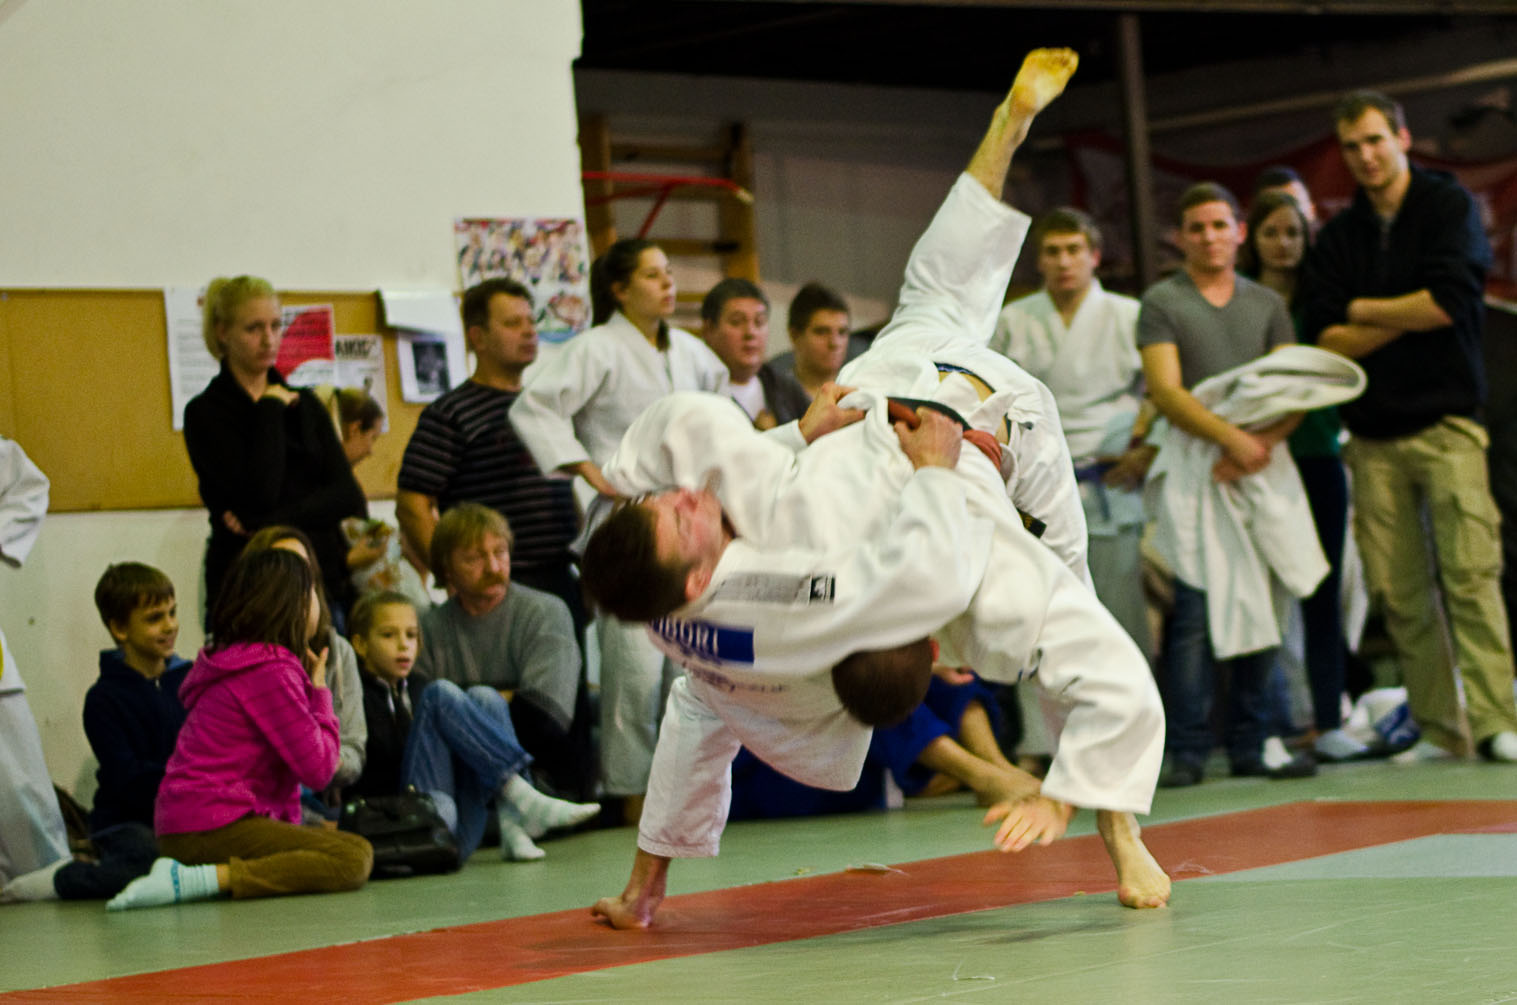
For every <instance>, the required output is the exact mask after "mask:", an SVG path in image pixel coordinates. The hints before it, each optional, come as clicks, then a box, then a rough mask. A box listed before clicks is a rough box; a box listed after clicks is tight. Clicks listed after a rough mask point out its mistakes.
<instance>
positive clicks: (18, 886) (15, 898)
mask: <svg viewBox="0 0 1517 1005" xmlns="http://www.w3.org/2000/svg"><path fill="white" fill-rule="evenodd" d="M72 861H73V859H72V858H69V857H68V856H64V857H63V858H60V859H59V860H58V861H56V862H54V863H53V864H52V865H45V866H43V867H42V868H41V869H33V870H32V871H31V872H23V873H22V874H21V875H19V876H16V877H13V878H12V879H11V881H10V882H8V883H6V884H5V886H4V887H0V904H14V903H17V902H19V901H23V900H57V899H58V890H57V888H55V887H54V886H53V874H54V873H56V872H57V871H58V870H59V869H62V868H63V867H64V866H66V865H68V864H69V863H70V862H72Z"/></svg>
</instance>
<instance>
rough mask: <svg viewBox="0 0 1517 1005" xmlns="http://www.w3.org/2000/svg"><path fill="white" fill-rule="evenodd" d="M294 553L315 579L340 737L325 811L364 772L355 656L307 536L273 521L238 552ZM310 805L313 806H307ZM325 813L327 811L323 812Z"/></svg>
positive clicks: (364, 735) (364, 727)
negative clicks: (335, 622)
mask: <svg viewBox="0 0 1517 1005" xmlns="http://www.w3.org/2000/svg"><path fill="white" fill-rule="evenodd" d="M276 548H277V549H281V550H283V551H288V552H290V553H291V554H293V555H299V556H300V557H301V558H303V559H304V560H305V562H306V564H307V565H309V566H310V568H311V576H312V577H313V578H314V579H315V580H316V602H317V605H318V606H319V607H320V609H321V616H320V618H319V619H318V623H317V626H316V638H317V639H318V640H319V644H318V648H325V649H326V650H327V690H329V691H331V692H332V710H333V711H334V712H336V713H337V724H338V739H339V740H340V746H339V751H338V752H339V756H338V761H337V771H336V772H335V773H334V774H333V775H332V783H331V785H330V786H329V789H330V791H331V794H332V796H333V798H332V799H329V800H328V803H329V804H330V805H329V807H328V808H329V809H330V810H331V812H332V813H335V812H336V809H335V807H336V805H337V800H336V794H337V792H338V791H339V790H341V789H342V788H344V787H345V786H348V785H351V784H352V783H353V782H354V781H355V780H356V779H357V778H358V776H359V774H360V773H362V771H363V752H364V747H365V745H366V744H367V742H368V737H369V731H368V724H367V723H366V722H365V721H364V715H363V687H362V686H361V685H360V683H359V680H358V656H357V655H356V654H355V653H354V652H353V647H352V645H350V644H349V643H348V640H347V639H345V638H343V636H342V635H341V634H340V633H339V632H338V629H337V628H336V626H334V625H333V624H332V613H331V610H330V609H329V608H328V606H327V599H326V591H325V590H323V589H322V575H321V566H319V565H318V564H317V563H316V554H315V551H314V548H313V546H312V544H311V539H310V538H309V537H308V536H306V534H305V533H303V532H302V531H301V530H300V529H299V528H298V527H291V526H289V525H287V524H275V525H273V526H272V527H265V528H263V529H262V530H260V531H259V532H258V533H256V534H254V535H253V536H252V537H251V538H249V539H248V544H247V547H246V548H244V549H243V550H242V553H243V555H256V554H257V553H259V552H260V551H272V550H274V549H276ZM312 808H313V809H314V808H315V807H312ZM324 815H326V816H330V815H331V813H327V814H324Z"/></svg>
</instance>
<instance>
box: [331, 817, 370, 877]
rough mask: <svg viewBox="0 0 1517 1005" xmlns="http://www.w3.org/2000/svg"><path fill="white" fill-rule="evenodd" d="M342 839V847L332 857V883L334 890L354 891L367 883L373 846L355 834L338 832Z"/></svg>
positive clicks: (367, 840) (366, 839)
mask: <svg viewBox="0 0 1517 1005" xmlns="http://www.w3.org/2000/svg"><path fill="white" fill-rule="evenodd" d="M338 833H341V834H342V836H343V837H344V838H351V839H352V840H350V841H344V843H343V844H344V847H343V848H342V849H341V851H340V853H339V854H337V855H334V856H333V865H332V883H333V889H335V890H356V889H358V888H359V887H361V886H363V885H364V883H366V882H368V879H369V873H370V872H372V871H373V870H374V846H373V845H371V844H370V843H369V839H368V838H365V837H360V836H359V835H357V834H348V833H345V832H341V831H339V832H338Z"/></svg>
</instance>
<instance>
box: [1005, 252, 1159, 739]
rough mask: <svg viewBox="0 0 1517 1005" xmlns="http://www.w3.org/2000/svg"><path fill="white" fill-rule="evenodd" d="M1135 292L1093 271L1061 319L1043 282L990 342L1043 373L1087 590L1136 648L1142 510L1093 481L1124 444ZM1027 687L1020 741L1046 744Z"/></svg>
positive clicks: (1146, 632)
mask: <svg viewBox="0 0 1517 1005" xmlns="http://www.w3.org/2000/svg"><path fill="white" fill-rule="evenodd" d="M1137 324H1138V301H1136V300H1134V299H1133V298H1132V297H1125V296H1122V295H1121V294H1118V293H1110V292H1107V290H1106V289H1104V288H1103V287H1102V286H1101V282H1100V280H1098V279H1093V280H1091V284H1090V289H1089V290H1087V291H1086V293H1085V296H1084V298H1083V299H1082V300H1081V301H1080V306H1079V308H1078V309H1077V310H1076V311H1075V314H1074V317H1073V318H1071V319H1070V321H1069V323H1068V324H1065V323H1064V317H1063V315H1062V314H1060V313H1059V308H1058V305H1057V304H1055V303H1054V300H1053V297H1052V296H1050V295H1049V293H1048V291H1047V290H1046V289H1043V290H1039V291H1037V292H1036V293H1032V294H1029V295H1028V296H1025V297H1022V298H1021V299H1020V300H1015V301H1013V302H1012V303H1010V304H1007V305H1006V307H1005V308H1003V309H1002V310H1001V313H1000V316H999V318H998V319H997V321H996V330H995V334H994V335H992V336H991V339H990V348H991V349H993V350H995V351H996V352H999V353H1001V354H1002V355H1004V356H1006V357H1007V358H1008V359H1011V360H1013V361H1015V362H1016V363H1017V364H1018V365H1019V366H1021V367H1023V368H1024V369H1025V370H1026V371H1027V372H1028V373H1030V374H1031V375H1032V376H1034V377H1036V378H1037V379H1038V380H1041V381H1043V382H1044V383H1045V384H1046V385H1047V387H1048V389H1049V391H1050V392H1052V394H1053V396H1054V400H1055V401H1057V402H1058V405H1059V422H1060V425H1062V426H1063V429H1064V436H1065V438H1066V442H1067V443H1068V445H1069V452H1070V455H1071V456H1072V457H1073V458H1074V463H1075V467H1076V469H1083V471H1084V474H1083V475H1081V476H1080V478H1079V492H1080V502H1081V505H1082V507H1083V509H1084V513H1085V525H1086V528H1087V530H1088V531H1089V535H1090V546H1089V562H1090V573H1091V579H1092V581H1093V582H1094V584H1095V589H1096V595H1097V596H1098V597H1100V598H1101V602H1102V603H1104V604H1105V605H1106V608H1107V610H1109V611H1111V612H1112V614H1114V615H1115V616H1116V618H1117V621H1118V622H1120V623H1121V625H1122V627H1124V628H1125V629H1127V633H1128V634H1129V635H1131V636H1132V637H1133V639H1134V640H1136V641H1137V643H1138V646H1139V647H1140V648H1141V649H1143V650H1144V651H1145V652H1147V651H1149V650H1150V648H1151V645H1152V639H1151V632H1150V629H1149V626H1148V603H1147V598H1146V597H1145V596H1144V595H1143V585H1142V557H1141V556H1142V540H1143V525H1144V523H1145V520H1146V517H1145V515H1144V511H1143V493H1142V491H1141V489H1124V488H1118V487H1114V486H1109V485H1106V484H1104V483H1103V482H1102V480H1101V479H1102V476H1103V475H1104V470H1103V469H1101V468H1100V467H1098V466H1097V461H1098V460H1099V459H1100V458H1102V457H1115V456H1117V455H1119V454H1121V453H1123V452H1124V451H1126V450H1127V448H1128V443H1129V441H1130V439H1131V437H1132V429H1133V424H1134V422H1135V421H1136V419H1137V417H1138V409H1139V405H1140V398H1141V387H1142V382H1143V360H1142V357H1141V356H1140V355H1139V353H1138V342H1137V334H1136V332H1137ZM1031 698H1032V695H1031V694H1030V693H1029V692H1028V691H1026V690H1025V689H1024V690H1022V691H1019V692H1018V699H1019V701H1020V703H1021V705H1022V711H1023V717H1022V721H1023V735H1022V740H1021V748H1020V749H1022V750H1023V751H1024V752H1029V753H1052V752H1053V748H1054V743H1053V737H1052V736H1051V735H1046V734H1045V733H1044V731H1043V730H1042V728H1041V718H1042V717H1041V716H1040V715H1038V714H1037V711H1038V710H1036V709H1034V708H1033V707H1032V705H1031V702H1030V700H1029V699H1031Z"/></svg>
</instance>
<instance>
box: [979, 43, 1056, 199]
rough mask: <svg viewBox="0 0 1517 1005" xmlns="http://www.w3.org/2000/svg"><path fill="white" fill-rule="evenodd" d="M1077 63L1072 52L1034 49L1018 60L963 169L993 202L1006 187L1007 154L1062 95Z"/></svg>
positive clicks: (1008, 164)
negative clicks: (1007, 88)
mask: <svg viewBox="0 0 1517 1005" xmlns="http://www.w3.org/2000/svg"><path fill="white" fill-rule="evenodd" d="M1079 64H1080V57H1079V56H1077V55H1076V54H1075V52H1074V50H1073V49H1034V50H1033V51H1032V52H1029V53H1028V54H1027V56H1026V58H1025V59H1023V60H1022V68H1021V69H1020V70H1018V71H1017V79H1016V80H1015V81H1013V82H1012V85H1011V90H1010V92H1008V93H1007V95H1006V100H1004V101H1002V102H1001V103H1000V105H998V106H997V107H996V110H995V114H994V115H993V116H991V119H990V127H989V128H988V129H987V130H986V131H985V138H984V139H982V140H981V141H980V146H979V149H977V150H975V152H974V156H973V157H972V158H970V160H969V166H968V167H967V168H965V171H966V172H967V173H968V174H969V176H970V177H971V178H973V179H974V180H975V181H977V182H979V183H980V184H981V185H983V186H985V190H986V191H987V192H989V193H990V194H991V195H993V196H995V197H996V198H997V199H999V198H1001V191H1002V189H1004V188H1005V187H1006V172H1007V171H1008V170H1010V168H1011V155H1012V154H1014V153H1016V150H1017V147H1019V146H1021V145H1022V141H1023V140H1024V139H1026V138H1027V129H1028V127H1029V126H1031V125H1032V120H1033V118H1034V117H1035V116H1036V115H1037V114H1038V113H1039V112H1041V111H1042V110H1043V109H1044V108H1046V107H1048V103H1049V102H1050V101H1052V100H1053V99H1054V98H1057V97H1058V96H1059V95H1060V94H1062V93H1064V85H1065V84H1067V83H1068V82H1069V78H1070V77H1071V76H1073V75H1074V72H1075V67H1076V66H1078V65H1079Z"/></svg>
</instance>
